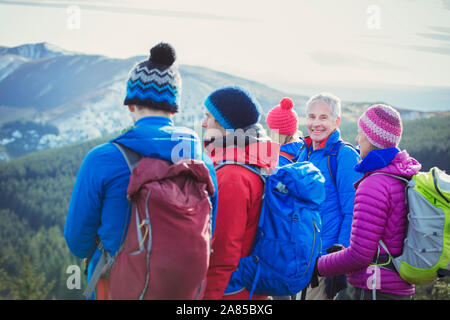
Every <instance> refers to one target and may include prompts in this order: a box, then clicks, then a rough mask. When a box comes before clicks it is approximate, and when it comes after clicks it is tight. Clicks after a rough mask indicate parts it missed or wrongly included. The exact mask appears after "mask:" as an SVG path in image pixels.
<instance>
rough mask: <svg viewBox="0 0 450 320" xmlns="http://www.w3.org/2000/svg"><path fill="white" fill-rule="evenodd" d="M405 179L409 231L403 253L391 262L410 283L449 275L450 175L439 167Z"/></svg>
mask: <svg viewBox="0 0 450 320" xmlns="http://www.w3.org/2000/svg"><path fill="white" fill-rule="evenodd" d="M374 174H384V175H389V176H391V177H394V178H397V179H400V180H403V181H405V182H406V183H407V184H406V195H407V196H406V203H407V208H408V230H407V234H406V238H405V241H404V245H403V252H402V254H401V255H400V256H398V257H392V256H391V255H390V253H389V251H388V250H387V248H386V245H385V244H384V243H383V242H382V241H380V245H381V246H382V247H383V249H384V250H385V251H386V252H387V253H388V254H389V258H390V259H389V260H390V261H392V263H391V264H390V265H393V266H394V267H395V270H396V271H397V272H398V273H399V274H400V277H401V278H402V279H403V280H405V281H406V282H408V283H410V284H422V283H426V282H429V281H432V280H434V279H436V278H437V277H443V276H448V275H450V271H449V270H450V176H449V175H447V174H446V173H445V172H443V171H441V170H440V169H439V168H436V167H434V168H432V169H431V170H430V171H428V172H419V173H417V174H415V175H414V176H413V177H412V179H411V180H407V179H405V178H403V177H399V176H396V175H392V174H387V173H381V172H377V173H374Z"/></svg>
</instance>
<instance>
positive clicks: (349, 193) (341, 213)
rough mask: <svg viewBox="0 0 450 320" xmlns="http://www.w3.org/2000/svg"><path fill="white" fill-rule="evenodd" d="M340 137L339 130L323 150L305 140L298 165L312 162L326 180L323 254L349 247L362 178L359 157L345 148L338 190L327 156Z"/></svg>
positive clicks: (340, 160) (322, 213)
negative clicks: (357, 185)
mask: <svg viewBox="0 0 450 320" xmlns="http://www.w3.org/2000/svg"><path fill="white" fill-rule="evenodd" d="M340 137H341V134H340V132H339V130H336V131H335V132H333V133H332V134H331V135H330V136H329V137H328V139H327V140H326V142H325V144H324V146H322V147H320V148H317V149H316V150H313V146H312V143H311V139H310V138H309V139H308V138H305V141H306V144H305V148H303V149H301V150H300V153H299V154H298V155H297V157H296V159H297V161H311V162H312V163H313V164H314V165H315V166H316V167H317V168H318V169H319V170H320V171H321V173H322V174H323V176H324V177H325V190H326V195H327V196H326V199H325V201H324V202H323V203H322V205H321V207H320V216H321V218H322V230H321V234H322V254H326V252H325V251H326V249H328V248H329V247H331V246H332V245H334V244H337V243H340V244H342V245H344V246H345V247H348V246H349V245H350V230H351V225H352V219H353V202H354V198H355V188H354V186H353V184H354V183H355V182H356V181H358V180H359V179H360V178H361V177H362V173H360V172H357V171H356V170H355V169H354V168H355V166H356V165H357V164H358V163H359V162H360V161H361V157H360V156H359V154H358V153H357V152H356V151H355V150H354V149H353V148H351V147H349V146H347V145H343V146H342V147H341V149H340V150H339V153H338V156H337V172H336V186H335V185H334V183H333V180H332V178H331V175H330V171H329V168H328V156H327V152H328V151H329V150H330V149H331V147H332V146H333V144H335V143H336V142H337V141H338V140H339V139H340Z"/></svg>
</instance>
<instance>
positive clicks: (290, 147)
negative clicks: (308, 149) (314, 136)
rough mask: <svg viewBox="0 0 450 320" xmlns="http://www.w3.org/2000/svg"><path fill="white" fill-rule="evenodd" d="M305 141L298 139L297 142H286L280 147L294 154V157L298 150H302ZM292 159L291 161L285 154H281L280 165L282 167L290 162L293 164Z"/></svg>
mask: <svg viewBox="0 0 450 320" xmlns="http://www.w3.org/2000/svg"><path fill="white" fill-rule="evenodd" d="M303 143H304V141H303V140H301V141H296V142H290V143H286V144H283V145H282V146H281V147H280V151H284V152H286V153H288V154H290V155H292V157H293V158H294V157H295V156H296V155H297V153H298V151H299V150H300V148H301V147H302V146H303ZM291 163H292V161H290V160H289V159H288V158H286V157H285V156H283V155H281V154H280V157H279V160H278V167H282V166H285V165H288V164H291Z"/></svg>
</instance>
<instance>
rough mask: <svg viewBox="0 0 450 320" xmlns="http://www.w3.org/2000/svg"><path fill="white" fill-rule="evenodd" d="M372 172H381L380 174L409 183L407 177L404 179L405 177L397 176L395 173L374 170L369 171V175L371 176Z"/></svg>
mask: <svg viewBox="0 0 450 320" xmlns="http://www.w3.org/2000/svg"><path fill="white" fill-rule="evenodd" d="M374 174H382V175H384V176H389V177H392V178H396V179H398V180H402V181H403V182H406V183H407V184H408V183H409V180H408V179H406V178H404V177H401V176H398V175H396V174H392V173H386V172H374V173H371V174H369V175H370V176H372V175H374Z"/></svg>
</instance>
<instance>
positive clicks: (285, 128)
mask: <svg viewBox="0 0 450 320" xmlns="http://www.w3.org/2000/svg"><path fill="white" fill-rule="evenodd" d="M297 118H298V116H297V113H296V112H295V110H294V103H293V102H292V100H291V99H289V98H283V99H282V100H281V102H280V105H279V106H276V107H273V108H272V109H271V110H270V111H269V113H268V115H267V118H266V123H267V125H268V126H269V128H270V130H278V133H279V134H284V135H292V134H295V133H296V132H297V130H298V127H297Z"/></svg>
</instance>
